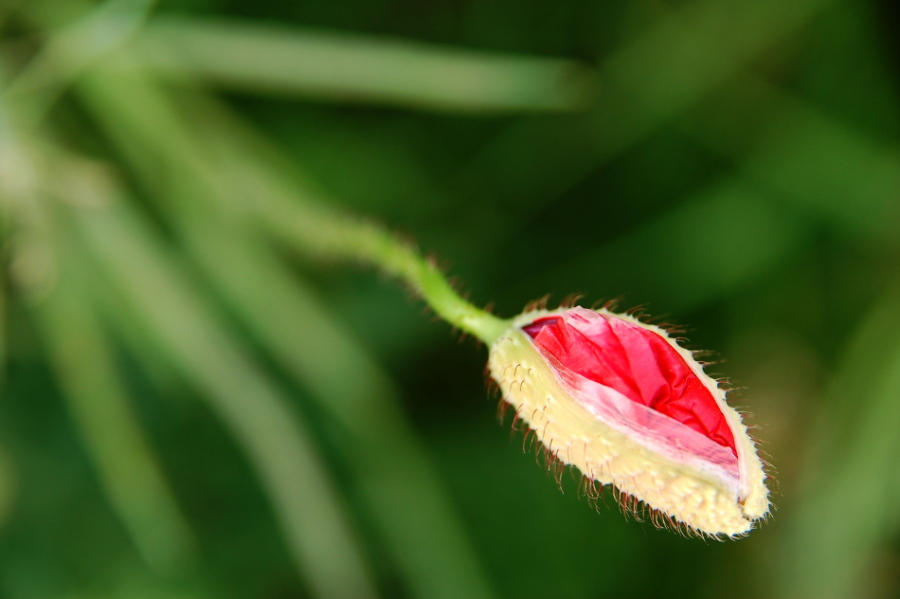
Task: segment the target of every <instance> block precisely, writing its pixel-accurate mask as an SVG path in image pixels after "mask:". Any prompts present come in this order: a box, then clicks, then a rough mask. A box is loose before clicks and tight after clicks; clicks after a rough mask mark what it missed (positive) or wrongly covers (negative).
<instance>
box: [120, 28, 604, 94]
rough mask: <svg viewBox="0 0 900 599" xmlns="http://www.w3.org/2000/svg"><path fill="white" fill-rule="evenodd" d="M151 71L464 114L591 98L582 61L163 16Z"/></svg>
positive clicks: (151, 45) (147, 42)
mask: <svg viewBox="0 0 900 599" xmlns="http://www.w3.org/2000/svg"><path fill="white" fill-rule="evenodd" d="M138 41H139V44H138V56H139V58H140V60H141V61H142V62H144V63H145V64H147V65H149V66H151V67H153V68H155V69H157V70H159V71H161V72H162V73H166V72H172V73H175V74H177V75H180V76H194V77H200V78H202V79H205V80H210V81H212V82H214V83H218V84H223V85H226V86H233V87H238V88H241V89H246V90H250V91H254V92H257V93H259V92H263V93H273V92H274V93H279V94H295V95H302V96H307V97H313V98H322V99H328V100H332V101H334V100H339V101H344V102H346V101H353V102H367V103H377V104H391V105H397V106H405V107H412V108H419V109H426V110H440V111H460V112H496V111H541V110H549V111H560V110H561V111H566V110H573V109H578V108H582V107H584V106H585V105H586V104H587V102H588V101H589V99H590V96H591V93H592V91H593V87H594V85H595V80H594V76H593V73H592V72H591V71H590V70H588V69H587V67H585V66H582V65H580V64H578V63H576V62H573V61H568V60H560V59H552V58H537V57H530V56H515V55H502V54H498V53H488V52H477V51H473V50H464V49H458V48H449V47H440V46H435V45H431V44H424V43H416V42H413V41H402V40H398V39H391V38H386V37H384V38H379V37H375V36H366V35H354V34H352V33H341V32H325V31H315V30H309V29H288V28H286V27H278V26H275V25H263V24H255V25H254V24H247V23H244V22H241V21H232V22H227V21H221V20H220V21H212V20H206V21H203V20H199V19H185V18H180V19H179V18H174V17H169V18H165V19H163V18H156V19H154V20H153V21H151V23H150V24H149V26H148V27H147V28H146V29H145V31H144V32H143V33H142V34H141V37H140V39H139V40H138Z"/></svg>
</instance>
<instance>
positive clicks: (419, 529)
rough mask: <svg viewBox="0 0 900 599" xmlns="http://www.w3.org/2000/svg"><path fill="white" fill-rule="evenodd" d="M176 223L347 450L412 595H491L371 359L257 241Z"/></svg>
mask: <svg viewBox="0 0 900 599" xmlns="http://www.w3.org/2000/svg"><path fill="white" fill-rule="evenodd" d="M178 221H179V222H180V223H181V225H182V226H183V227H184V229H183V230H184V231H185V235H186V239H187V240H188V242H189V245H190V246H191V247H193V248H194V252H193V253H194V255H195V256H196V257H197V259H198V261H199V263H200V264H201V265H202V267H203V269H204V271H205V272H207V273H209V275H210V276H211V278H212V279H213V280H214V281H215V283H216V284H217V286H218V288H219V289H220V290H221V291H222V292H223V294H224V296H225V297H226V298H227V299H228V300H229V301H230V302H231V303H232V304H233V305H234V306H235V308H236V309H237V310H238V313H239V314H240V315H241V317H242V318H243V320H244V321H246V322H247V324H248V325H249V326H250V327H251V328H252V330H253V331H254V332H255V333H256V334H257V335H259V337H260V338H261V339H262V340H263V341H264V342H265V344H266V347H268V348H269V349H270V350H271V351H272V352H273V353H274V355H275V357H276V358H277V359H278V360H279V362H281V363H282V364H283V365H284V366H285V367H286V368H287V369H288V371H289V372H291V373H292V374H293V375H294V376H295V377H296V378H297V380H298V381H299V382H300V383H301V384H302V385H304V386H306V387H308V388H309V389H310V390H311V391H312V392H313V393H314V395H315V397H316V398H317V399H318V401H319V402H320V403H321V405H322V406H323V407H324V408H325V409H326V410H327V412H329V413H330V414H333V415H334V416H335V417H336V418H337V421H338V422H339V424H340V425H341V427H342V429H343V430H344V431H345V434H346V437H347V439H346V442H347V444H349V445H352V446H353V447H354V450H353V451H352V452H349V455H348V456H347V458H348V461H349V463H350V467H351V468H352V469H353V471H354V472H353V473H354V476H355V478H356V484H357V485H358V486H359V488H360V489H361V491H362V493H363V496H364V498H365V499H366V501H367V504H368V505H369V506H371V507H370V510H371V511H372V513H373V517H374V520H375V524H376V526H377V527H378V529H379V533H380V535H381V536H382V537H383V538H384V539H385V541H386V546H387V548H388V551H390V553H391V555H392V557H393V559H394V560H395V561H396V562H397V563H398V564H399V565H400V566H401V567H402V573H403V576H404V578H405V579H406V581H407V583H408V584H409V587H410V588H411V589H412V590H413V594H414V596H417V597H434V598H446V599H451V598H454V597H472V598H476V597H490V596H492V593H491V592H490V590H489V587H488V584H487V583H486V581H485V580H484V574H483V573H482V572H481V571H480V567H479V566H478V564H477V562H476V560H475V559H474V557H473V551H472V548H471V547H470V545H469V542H468V540H467V539H466V538H465V535H464V534H463V532H462V530H461V527H460V525H459V524H458V523H457V517H456V515H455V514H454V513H453V509H452V507H451V506H450V505H449V502H448V501H447V500H446V499H445V494H444V492H443V490H442V489H441V484H440V481H439V480H438V477H436V476H435V474H434V465H433V464H431V463H430V462H429V460H428V459H427V458H425V457H424V456H425V455H426V451H425V448H424V447H422V445H421V443H420V442H419V441H418V440H417V439H416V438H415V435H414V433H413V432H412V430H411V425H410V424H409V423H408V422H407V421H406V418H405V417H404V416H403V413H402V411H401V410H400V407H399V405H398V402H397V399H396V396H395V395H394V393H393V392H392V390H391V389H390V384H389V383H388V381H387V380H386V378H385V377H384V375H383V374H381V373H380V372H379V370H378V368H377V366H376V365H375V364H374V363H373V362H372V360H371V359H370V358H369V357H368V356H366V355H365V354H364V353H363V352H362V350H361V349H360V348H359V345H358V344H357V343H356V342H354V341H353V340H352V339H350V338H349V336H348V335H347V334H346V333H345V332H344V331H343V330H341V328H340V326H339V325H338V323H337V321H336V319H335V317H334V316H333V315H332V314H330V313H329V311H328V310H327V308H326V307H325V306H323V305H322V303H321V302H320V301H317V300H316V299H315V297H314V295H313V294H312V292H311V291H310V290H309V289H307V288H306V287H305V286H303V285H302V284H301V282H300V281H299V280H298V279H297V277H296V276H293V275H292V274H291V273H290V272H289V271H288V269H287V268H285V267H284V266H283V265H281V264H280V263H278V262H277V261H276V260H275V259H274V256H273V255H272V254H271V252H269V251H268V250H267V248H266V247H265V246H263V245H262V244H260V243H254V242H253V241H252V240H251V238H250V237H249V236H248V235H247V234H246V233H243V232H242V231H241V230H240V229H239V228H235V227H228V226H226V225H223V224H222V221H221V220H219V219H216V218H215V217H213V216H212V215H211V214H210V213H209V212H203V211H196V214H195V216H194V217H184V216H182V217H180V218H178ZM260 306H266V309H264V310H261V309H260ZM311 340H315V342H311ZM347 373H353V376H347Z"/></svg>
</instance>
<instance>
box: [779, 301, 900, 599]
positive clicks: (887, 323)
mask: <svg viewBox="0 0 900 599" xmlns="http://www.w3.org/2000/svg"><path fill="white" fill-rule="evenodd" d="M898 397H900V288H897V287H896V286H894V288H892V289H889V290H888V291H887V292H886V293H885V294H884V295H883V297H881V298H880V299H879V300H878V302H877V304H876V305H875V306H874V307H873V308H872V309H871V310H870V311H869V313H868V314H867V315H866V317H865V318H864V319H863V321H862V322H861V324H860V326H859V327H858V330H857V333H856V335H855V339H854V340H853V341H852V342H851V344H850V346H849V347H848V351H847V353H846V355H845V357H844V359H843V360H842V364H841V367H840V368H839V369H838V371H837V372H836V374H835V376H834V379H833V380H832V385H831V388H830V391H829V395H828V398H827V402H826V404H825V409H824V411H823V414H822V418H821V421H820V422H819V423H818V426H817V427H815V429H814V434H813V437H812V439H811V447H812V451H810V453H809V455H808V456H807V459H806V463H807V468H806V469H805V471H806V473H807V476H806V477H805V481H804V486H803V488H802V490H801V492H800V493H798V499H795V500H794V502H793V505H791V506H785V507H786V508H787V507H789V508H790V511H789V513H790V515H788V514H787V513H786V514H784V515H785V517H788V518H790V521H789V524H788V527H787V530H786V537H785V538H784V543H783V544H782V546H781V551H780V552H778V553H776V554H775V555H774V558H775V559H776V560H777V569H778V571H779V572H780V573H781V576H780V577H779V578H777V579H775V584H776V590H777V591H778V593H779V596H782V597H817V598H822V599H843V598H847V599H849V598H851V597H852V598H854V599H855V598H859V597H875V596H882V594H883V593H884V590H883V589H882V588H880V586H881V585H880V583H881V581H879V580H877V579H875V578H873V576H874V575H875V574H876V570H875V569H874V565H875V564H876V562H877V557H878V554H879V553H880V552H881V551H883V550H884V549H885V548H886V546H887V543H889V542H890V540H891V539H893V538H895V537H896V534H897V530H898V528H900V521H898V509H897V507H896V506H897V503H898V501H900V488H898V485H897V478H898V477H897V455H898V454H900V437H898V436H897V434H896V432H897V430H900V402H898V401H897V398H898ZM836 431H837V433H836Z"/></svg>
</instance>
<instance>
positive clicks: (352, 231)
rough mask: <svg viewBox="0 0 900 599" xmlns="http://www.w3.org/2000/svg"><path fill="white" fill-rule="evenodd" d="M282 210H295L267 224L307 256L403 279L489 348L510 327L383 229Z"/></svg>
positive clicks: (310, 211) (306, 208)
mask: <svg viewBox="0 0 900 599" xmlns="http://www.w3.org/2000/svg"><path fill="white" fill-rule="evenodd" d="M279 207H280V208H283V209H285V210H290V212H292V216H291V217H290V218H281V217H279V215H278V214H277V213H275V212H273V211H268V210H267V211H266V212H267V214H265V215H264V219H265V220H266V221H267V224H268V225H269V226H271V227H272V228H273V229H275V231H276V232H277V233H279V234H280V235H281V236H283V237H286V238H287V239H288V240H289V241H290V242H292V244H294V245H298V244H299V245H302V246H303V248H302V249H304V250H305V251H306V252H307V253H310V254H314V255H318V256H321V257H323V258H326V259H327V258H339V259H351V260H358V261H361V262H363V263H366V264H370V265H373V266H375V267H377V268H379V269H381V270H383V271H384V272H386V273H388V274H390V275H392V276H395V277H397V278H399V279H400V280H402V281H403V282H405V283H406V284H407V285H409V286H410V288H411V289H412V290H413V291H415V292H416V293H417V294H418V295H419V296H420V297H421V298H422V299H423V300H424V301H425V303H427V304H428V305H429V306H430V307H431V308H432V309H433V310H434V311H435V313H436V314H437V315H438V316H440V317H441V318H443V319H444V320H446V321H447V322H448V323H450V324H452V325H453V326H455V327H457V328H458V329H460V330H462V331H465V332H466V333H469V334H471V335H474V336H475V337H477V338H478V339H480V340H481V341H483V342H484V343H486V344H488V345H490V344H491V343H493V341H494V340H495V339H496V338H497V337H499V336H500V334H501V333H502V332H503V331H504V330H505V329H506V328H507V327H508V326H509V324H508V323H507V321H505V320H502V319H500V318H497V317H496V316H494V315H493V314H490V313H488V312H486V311H484V310H481V309H479V308H476V307H475V306H473V305H472V304H471V303H469V302H467V301H466V300H464V299H463V298H462V297H460V295H459V294H458V293H457V292H456V291H454V289H453V288H452V287H451V286H450V284H449V283H448V281H447V279H446V277H445V276H444V274H443V273H442V272H441V271H440V269H439V268H438V267H437V266H436V265H435V264H434V263H433V262H432V261H431V260H428V259H426V258H425V257H424V256H422V254H421V253H419V251H418V250H416V249H415V248H414V247H413V246H412V245H411V244H410V243H408V242H406V241H404V240H402V239H400V238H399V237H398V236H397V235H394V234H392V233H390V232H388V231H386V230H385V229H383V228H382V227H380V226H378V225H375V224H373V223H371V222H367V221H364V220H362V219H359V218H357V217H354V216H351V215H348V214H343V213H340V212H338V211H335V210H329V209H326V208H324V207H320V206H315V205H311V204H306V203H303V204H299V203H296V202H292V203H290V205H287V204H286V203H281V204H280V206H279ZM285 216H286V215H285Z"/></svg>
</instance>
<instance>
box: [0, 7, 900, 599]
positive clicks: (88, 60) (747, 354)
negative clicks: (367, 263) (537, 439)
mask: <svg viewBox="0 0 900 599" xmlns="http://www.w3.org/2000/svg"><path fill="white" fill-rule="evenodd" d="M898 30H900V21H898V14H897V9H896V8H895V7H894V6H893V4H892V3H890V2H881V3H879V2H863V1H850V0H845V1H840V0H793V1H791V2H784V1H774V0H756V1H753V2H747V1H745V0H639V1H632V2H582V1H578V0H566V1H561V2H554V3H539V2H524V1H522V2H504V1H502V0H473V1H471V2H431V3H421V2H412V1H408V0H399V1H398V0H369V1H367V2H360V1H352V0H344V1H340V2H305V3H304V2H279V1H277V0H266V1H262V2H255V3H248V2H244V3H239V2H230V1H227V0H191V1H179V0H162V1H160V2H159V3H157V4H155V5H154V4H153V3H151V2H145V1H141V0H118V1H116V0H107V2H104V3H93V2H88V1H84V2H81V1H78V2H73V1H71V0H3V2H2V3H0V43H2V46H0V94H2V95H0V102H2V103H0V219H2V222H0V237H2V252H0V259H2V263H3V279H2V280H3V286H2V294H0V297H2V302H0V304H2V314H3V318H2V325H3V326H2V329H3V330H2V344H0V348H2V352H0V353H2V360H3V364H4V368H3V373H4V375H3V380H2V387H0V388H2V392H0V597H10V598H14V599H19V598H22V599H32V598H34V599H38V598H45V597H48V598H49V597H53V598H56V597H66V598H69V597H123V598H125V597H127V598H143V597H147V598H151V597H152V598H156V597H160V598H162V597H172V598H175V597H178V598H182V597H192V598H193V597H197V598H205V597H240V598H243V597H246V598H251V597H252V598H273V599H274V598H287V597H319V598H341V599H342V598H345V597H346V598H351V597H368V596H384V597H426V598H431V597H447V598H469V597H516V598H531V597H533V598H543V597H559V598H569V597H571V598H589V597H590V598H601V597H617V598H619V599H624V598H627V597H652V596H661V597H678V596H686V597H687V596H689V597H736V598H741V597H778V598H780V597H791V598H793V597H810V598H817V599H818V598H825V597H835V598H837V597H848V598H849V597H853V598H858V597H889V596H897V594H898V593H900V566H898V564H900V553H898V550H900V546H898V539H900V536H898V529H900V508H898V507H897V506H898V505H900V468H898V465H897V460H896V456H898V455H900V434H898V431H900V277H898V272H900V271H898V267H900V245H898V238H900V236H898V234H897V232H898V227H900V101H898V93H900V86H898V82H900V50H898V48H900V45H898V39H900V38H898V36H897V31H898ZM322 207H325V208H324V209H332V208H333V209H338V210H342V211H347V212H349V213H352V214H358V215H361V216H362V217H364V218H371V219H373V220H375V221H378V222H381V223H384V224H385V225H386V226H388V227H390V228H392V229H396V230H398V231H400V232H401V233H402V234H403V235H407V236H409V237H410V238H414V239H415V240H416V242H417V244H418V245H419V247H421V248H422V249H423V251H426V252H428V253H433V254H434V255H435V256H436V257H437V259H438V260H439V261H440V263H441V264H442V265H443V267H444V268H445V270H446V271H447V272H449V273H451V274H452V275H455V276H458V277H459V280H460V281H461V283H460V287H461V288H463V289H465V290H468V291H469V292H470V293H471V298H472V300H473V301H474V302H476V303H478V304H484V303H487V302H491V303H492V304H493V306H494V310H495V312H496V313H497V314H499V315H501V316H512V315H514V314H515V313H517V312H519V311H520V310H521V309H522V307H523V306H524V305H525V303H526V302H528V301H529V300H532V299H535V298H538V297H541V296H543V295H545V294H547V293H550V294H551V303H555V302H558V301H560V300H562V299H563V297H564V296H566V295H568V294H569V293H572V292H579V293H584V294H585V299H584V300H583V301H584V302H585V303H586V304H587V305H590V304H591V303H593V302H594V301H596V300H605V299H610V298H616V297H621V298H623V299H622V301H621V305H622V306H623V307H630V306H634V305H644V304H646V306H647V308H648V310H649V311H650V312H651V313H653V314H661V315H666V319H667V320H670V321H673V322H676V323H681V324H687V325H689V333H688V337H689V338H690V339H691V344H692V346H694V347H702V348H710V349H714V350H716V352H717V355H720V356H722V357H727V362H725V363H724V364H717V365H716V366H714V367H713V368H712V370H713V371H715V372H719V373H721V374H723V375H727V376H728V377H729V378H730V379H731V380H732V381H734V382H735V383H737V384H738V385H741V386H745V387H746V390H743V391H740V392H739V393H738V394H737V396H736V397H737V398H736V402H737V404H738V405H740V406H743V407H744V408H745V409H746V410H747V411H749V412H751V413H753V414H754V415H755V418H754V419H753V423H754V424H756V425H757V426H758V427H759V428H758V430H757V435H758V437H759V438H760V439H761V440H762V442H763V448H764V449H765V451H766V452H767V453H768V454H769V455H770V456H771V462H772V464H773V465H774V468H775V470H776V472H777V475H776V477H777V480H778V483H777V486H776V487H775V495H774V500H775V503H776V505H777V511H776V512H775V514H774V517H773V518H772V519H771V521H770V522H768V523H767V524H765V525H763V526H762V527H761V528H760V529H759V530H758V531H755V532H753V533H752V534H750V535H749V537H747V538H746V539H742V540H739V541H736V542H723V543H718V542H709V541H706V542H705V541H701V540H697V539H684V538H681V537H679V536H677V535H674V534H672V533H671V532H667V531H659V530H655V529H653V528H652V527H651V526H650V525H649V524H641V523H636V522H634V521H630V520H626V519H624V518H623V517H622V516H621V515H620V514H619V513H617V508H616V506H615V502H614V501H613V500H612V499H610V500H609V501H608V502H607V503H608V504H609V505H604V504H603V503H602V502H601V504H600V506H599V509H598V510H597V511H596V512H595V511H594V510H593V509H592V508H591V507H590V505H588V503H587V502H586V501H585V500H584V499H583V498H579V497H578V496H577V493H576V489H577V484H576V482H575V477H569V476H566V477H564V481H563V485H562V487H563V490H564V493H560V492H559V490H558V489H557V488H556V485H555V484H554V481H553V480H552V478H551V477H550V476H547V475H544V473H543V472H542V467H540V466H535V464H534V463H533V461H534V460H533V459H532V458H531V457H530V455H528V454H525V455H523V453H522V451H521V438H520V436H519V434H514V435H512V437H510V434H509V432H508V429H509V424H508V422H507V423H506V424H504V426H498V424H497V422H496V418H495V416H494V414H495V401H496V398H494V397H490V396H489V394H488V393H487V392H486V390H485V384H484V380H483V376H482V371H483V369H484V360H485V358H486V352H485V349H484V348H483V347H481V346H479V345H478V344H477V343H475V342H474V341H472V340H464V341H462V342H459V341H458V339H457V336H456V335H454V334H453V333H452V332H451V331H450V328H449V327H448V326H447V325H445V324H444V323H441V322H437V321H436V320H434V319H433V318H430V316H429V314H428V313H427V312H426V313H425V314H423V309H422V305H421V303H420V302H418V301H416V300H414V299H412V298H410V297H409V294H408V293H406V292H404V290H403V289H402V287H401V286H400V285H397V284H396V283H395V282H393V281H391V280H389V279H387V278H386V277H384V276H379V275H376V274H374V273H373V271H372V270H371V269H368V268H358V267H356V265H353V264H350V265H347V264H345V263H343V262H341V261H339V260H334V259H331V258H333V257H331V258H330V257H329V256H327V255H322V254H323V252H322V248H320V247H316V243H315V242H314V241H312V237H311V236H310V234H309V231H308V230H307V229H308V227H307V229H304V227H303V223H304V222H305V220H304V219H306V218H307V217H308V216H309V215H310V214H314V213H315V211H316V210H320V209H323V208H322ZM325 253H327V252H325ZM348 266H349V267H348Z"/></svg>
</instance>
